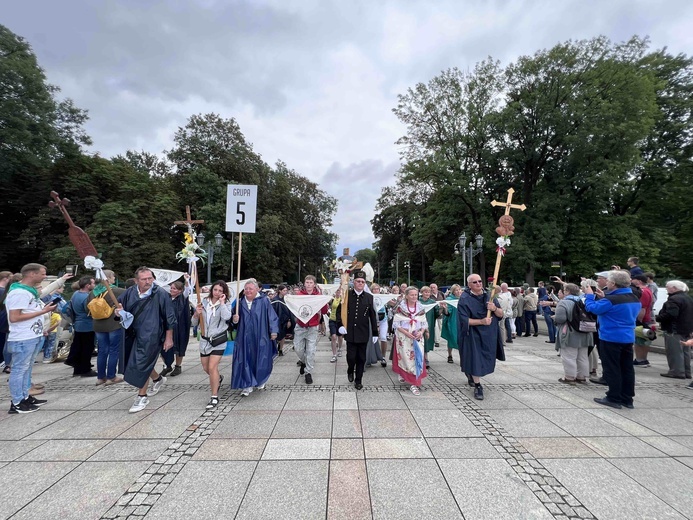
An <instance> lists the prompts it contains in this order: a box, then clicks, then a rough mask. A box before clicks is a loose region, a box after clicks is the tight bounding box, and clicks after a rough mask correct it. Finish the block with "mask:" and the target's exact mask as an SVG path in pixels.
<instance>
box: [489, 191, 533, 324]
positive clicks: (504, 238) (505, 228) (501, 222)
mask: <svg viewBox="0 0 693 520" xmlns="http://www.w3.org/2000/svg"><path fill="white" fill-rule="evenodd" d="M514 193H515V190H514V189H512V188H510V189H509V190H508V198H507V200H506V201H505V202H498V201H496V200H493V201H491V206H501V207H504V208H505V212H504V213H503V215H502V216H501V218H499V219H498V227H497V228H496V233H498V235H499V236H498V238H497V239H496V245H497V246H498V247H496V267H495V268H494V269H493V282H492V283H491V287H492V288H493V294H492V295H491V297H493V295H494V294H495V292H496V291H497V290H498V273H499V272H500V265H501V259H502V258H503V256H505V252H506V248H507V247H508V246H509V245H510V236H512V235H513V234H514V233H515V225H514V224H515V220H514V219H513V218H512V217H511V216H510V210H511V209H519V210H520V211H524V210H526V209H527V206H525V205H524V204H513V194H514ZM486 316H487V317H490V316H491V311H488V312H487V314H486Z"/></svg>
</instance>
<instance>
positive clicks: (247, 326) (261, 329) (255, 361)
mask: <svg viewBox="0 0 693 520" xmlns="http://www.w3.org/2000/svg"><path fill="white" fill-rule="evenodd" d="M231 322H232V324H233V327H234V328H235V329H237V333H236V339H235V345H234V351H233V372H232V374H231V388H242V389H243V391H242V392H241V395H242V396H248V395H250V392H252V391H253V387H255V388H257V389H258V390H262V389H264V388H265V384H266V383H267V380H268V379H269V377H270V375H271V374H272V365H273V362H274V357H275V356H276V355H277V343H276V341H275V340H276V339H277V333H278V332H279V320H278V318H277V313H276V312H274V308H273V307H272V304H271V303H270V300H269V298H268V297H267V296H266V295H265V294H263V293H261V292H259V287H258V284H257V282H256V281H255V280H249V281H248V282H246V284H245V288H244V291H243V296H242V297H240V298H239V299H238V314H234V315H233V317H232V318H231Z"/></svg>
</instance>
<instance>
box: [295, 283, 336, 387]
mask: <svg viewBox="0 0 693 520" xmlns="http://www.w3.org/2000/svg"><path fill="white" fill-rule="evenodd" d="M315 285H316V284H315V276H313V275H312V274H309V275H308V276H306V279H305V280H304V281H303V289H302V290H301V291H299V292H298V293H296V294H297V295H319V294H322V293H321V292H320V290H319V289H318V288H317V287H316V286H315ZM328 312H329V307H328V306H327V305H325V306H324V307H323V308H322V309H321V310H320V312H319V313H317V314H315V315H313V317H311V318H310V320H308V322H307V323H304V322H303V321H301V320H299V319H298V318H296V328H295V329H294V350H295V351H296V355H297V356H298V360H299V361H300V363H301V370H300V374H301V375H303V374H305V375H306V384H308V385H310V384H313V376H312V372H313V363H314V361H315V351H316V350H317V348H318V327H320V326H321V325H322V317H323V315H325V314H327V313H328ZM323 326H324V325H323Z"/></svg>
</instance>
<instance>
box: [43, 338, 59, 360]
mask: <svg viewBox="0 0 693 520" xmlns="http://www.w3.org/2000/svg"><path fill="white" fill-rule="evenodd" d="M57 341H58V333H57V332H51V333H50V334H48V337H47V338H46V341H44V342H43V349H42V350H43V360H44V361H51V360H52V359H53V350H54V349H55V344H56V343H57Z"/></svg>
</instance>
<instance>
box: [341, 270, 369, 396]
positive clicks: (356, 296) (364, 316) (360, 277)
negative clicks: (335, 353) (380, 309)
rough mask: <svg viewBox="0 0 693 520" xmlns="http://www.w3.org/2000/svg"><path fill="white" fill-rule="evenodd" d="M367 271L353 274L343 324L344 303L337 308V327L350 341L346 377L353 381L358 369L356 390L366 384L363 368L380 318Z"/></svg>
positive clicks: (347, 341)
mask: <svg viewBox="0 0 693 520" xmlns="http://www.w3.org/2000/svg"><path fill="white" fill-rule="evenodd" d="M365 287H366V273H364V272H363V271H357V272H356V273H355V274H354V288H353V289H349V296H348V299H347V322H346V323H342V304H341V303H340V304H339V307H337V327H338V328H339V333H340V334H342V335H343V336H344V337H345V338H346V344H347V377H348V378H349V382H350V383H351V382H353V381H354V371H355V372H356V383H355V384H354V387H355V388H356V390H361V389H362V388H363V385H362V384H361V379H362V378H363V369H364V366H365V364H366V349H367V347H368V344H369V343H370V342H372V341H373V338H376V339H377V337H378V318H377V316H376V312H375V305H374V304H373V295H372V294H370V293H367V292H366V291H365V290H364V288H365Z"/></svg>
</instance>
